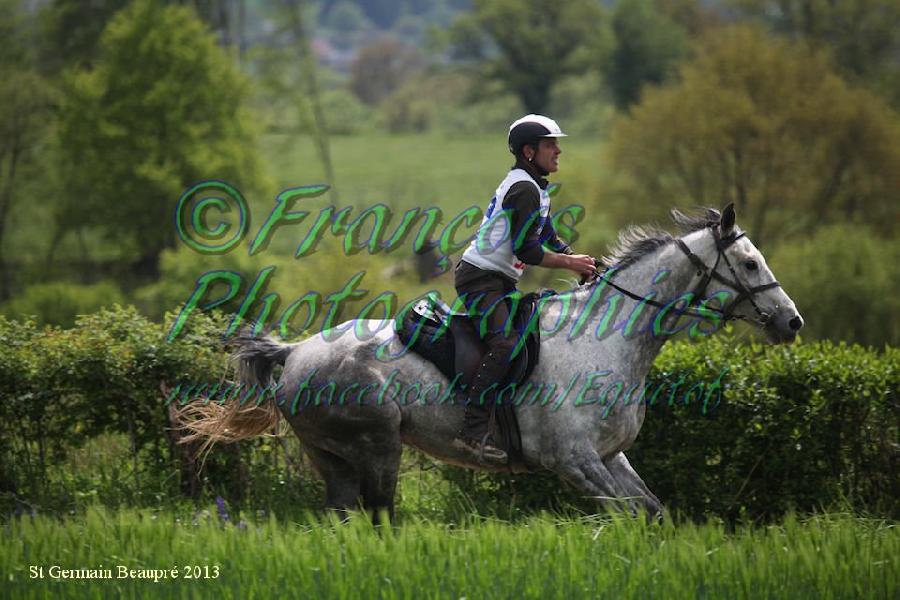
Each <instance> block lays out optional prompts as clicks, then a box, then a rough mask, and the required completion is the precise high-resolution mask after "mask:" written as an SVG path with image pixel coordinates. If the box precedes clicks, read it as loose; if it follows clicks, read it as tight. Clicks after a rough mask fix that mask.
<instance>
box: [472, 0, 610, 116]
mask: <svg viewBox="0 0 900 600" xmlns="http://www.w3.org/2000/svg"><path fill="white" fill-rule="evenodd" d="M473 4H474V7H473V8H474V10H473V12H472V13H470V14H468V15H465V16H463V17H460V20H458V22H457V24H456V25H455V27H456V28H458V29H460V30H462V31H465V35H463V36H461V37H462V38H463V39H467V40H470V41H471V39H472V34H473V33H476V32H477V33H479V34H480V35H481V36H482V38H483V39H485V40H486V41H487V42H488V43H489V44H491V45H492V46H493V48H494V49H495V52H493V53H492V55H488V58H487V60H486V63H485V64H486V71H485V73H484V75H485V77H487V78H496V79H498V80H500V81H502V82H503V83H504V84H505V86H506V87H507V88H508V89H509V91H510V92H512V93H514V94H515V95H516V96H517V97H518V98H519V99H520V100H521V102H522V105H523V106H524V107H525V109H526V110H528V111H529V112H542V111H544V110H545V109H546V107H547V104H548V102H549V99H550V92H551V90H552V89H553V86H554V85H555V84H556V83H557V82H558V81H559V80H561V79H562V78H564V77H566V76H567V75H570V74H573V73H578V72H580V71H583V70H584V69H585V68H587V67H589V66H590V65H591V64H596V65H599V63H600V60H599V58H600V56H601V54H602V49H603V44H604V42H605V29H604V19H603V11H602V8H601V6H600V5H599V3H597V2H593V1H592V0H567V1H565V2H545V1H543V0H475V2H474V3H473Z"/></svg>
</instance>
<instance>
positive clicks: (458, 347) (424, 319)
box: [396, 291, 555, 473]
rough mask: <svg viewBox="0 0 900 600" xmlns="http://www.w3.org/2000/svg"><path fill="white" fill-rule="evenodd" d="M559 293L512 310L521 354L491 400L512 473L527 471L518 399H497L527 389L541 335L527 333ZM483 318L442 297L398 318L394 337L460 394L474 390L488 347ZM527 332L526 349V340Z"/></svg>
mask: <svg viewBox="0 0 900 600" xmlns="http://www.w3.org/2000/svg"><path fill="white" fill-rule="evenodd" d="M553 293H555V292H552V291H546V292H542V293H530V294H525V295H524V296H522V297H521V298H520V299H519V301H518V305H517V306H515V307H512V306H511V308H510V314H511V315H512V320H513V322H512V327H513V329H514V331H516V332H518V338H517V339H518V340H519V341H520V350H519V351H518V353H517V354H516V356H515V357H514V358H513V359H512V362H511V363H510V368H509V370H508V371H507V373H506V375H505V376H504V378H503V380H502V381H500V382H499V383H498V385H497V387H496V388H494V390H493V392H494V393H493V394H492V396H491V399H490V408H491V412H490V428H491V430H492V431H491V433H492V434H493V435H494V439H495V440H496V441H497V443H498V444H499V445H501V446H502V447H503V449H504V450H506V453H507V456H508V457H509V459H508V461H509V462H508V465H507V467H508V469H509V471H511V472H513V473H522V472H526V471H527V470H528V469H527V468H526V466H525V464H524V460H523V458H522V437H521V433H520V431H519V424H518V420H517V419H516V413H515V407H514V404H515V396H516V395H515V394H514V393H507V394H503V395H502V397H501V398H499V399H498V398H497V391H502V390H504V389H507V388H508V386H510V384H516V386H515V389H518V387H519V385H520V384H522V383H524V382H525V381H526V380H527V379H528V377H529V376H530V375H531V373H532V372H533V371H534V368H535V366H537V363H538V359H539V358H540V347H541V341H540V333H539V331H538V329H539V328H535V331H527V329H528V323H529V322H530V321H531V319H532V317H533V315H534V312H535V310H536V309H537V307H538V306H539V304H538V301H539V300H540V299H541V298H543V297H544V296H546V295H551V294H553ZM507 302H508V303H511V302H510V300H509V299H507ZM480 321H481V315H474V316H473V315H470V314H468V313H460V312H454V311H453V310H452V309H451V308H450V306H448V305H447V304H446V303H445V302H444V301H442V300H441V299H440V298H439V297H437V296H434V295H429V296H427V297H426V298H424V299H422V300H420V301H419V302H417V303H416V304H415V305H413V307H412V310H408V311H406V313H405V314H402V315H398V319H397V322H396V331H397V336H398V338H399V340H400V341H401V342H402V343H403V345H404V346H405V347H407V348H409V349H410V350H412V351H413V352H415V353H416V354H418V355H419V356H421V357H422V358H424V359H426V360H428V361H430V362H431V363H433V364H434V365H435V366H436V367H437V368H438V370H440V372H441V373H443V374H444V376H445V377H446V378H447V380H448V381H450V382H451V384H453V385H455V386H456V387H457V389H458V388H459V386H460V384H462V385H464V386H468V385H469V384H471V382H472V380H473V379H474V377H475V375H476V373H477V372H478V369H479V367H480V366H481V363H482V359H483V358H484V355H485V354H486V353H487V346H486V345H485V343H484V342H483V341H482V340H481V336H480V335H479V325H480ZM526 331H527V335H526V337H525V339H524V343H521V341H522V336H523V334H525V332H526Z"/></svg>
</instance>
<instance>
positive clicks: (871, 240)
mask: <svg viewBox="0 0 900 600" xmlns="http://www.w3.org/2000/svg"><path fill="white" fill-rule="evenodd" d="M770 262H771V263H772V265H773V270H774V271H775V272H776V273H778V277H779V280H780V281H781V283H782V284H783V285H784V286H785V289H787V290H788V291H789V292H790V294H791V298H793V299H794V301H795V302H796V303H797V307H798V309H799V310H800V313H801V314H802V315H803V318H804V319H805V320H806V326H805V328H804V330H803V332H804V335H808V336H812V337H815V338H819V339H824V338H830V339H832V340H847V341H853V342H857V343H860V344H871V345H873V346H880V345H882V344H888V345H892V346H896V345H897V344H898V342H900V322H898V320H897V315H898V314H900V298H898V297H897V294H896V290H897V282H898V281H900V241H898V240H897V239H896V237H894V238H887V239H885V238H881V237H879V236H877V235H876V234H874V233H873V232H872V231H871V229H869V228H866V227H858V226H856V227H854V226H846V225H845V226H838V225H835V226H831V227H825V228H823V229H821V230H819V231H817V232H816V233H815V235H813V236H811V237H809V238H799V239H797V240H793V239H792V240H789V241H787V242H785V243H784V244H782V245H780V246H778V248H777V250H776V252H775V253H773V255H772V257H771V261H770Z"/></svg>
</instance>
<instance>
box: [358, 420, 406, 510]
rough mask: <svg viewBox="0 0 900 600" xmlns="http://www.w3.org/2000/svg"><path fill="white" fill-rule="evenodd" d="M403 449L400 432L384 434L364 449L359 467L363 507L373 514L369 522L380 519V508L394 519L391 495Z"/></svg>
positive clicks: (395, 487)
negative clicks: (363, 459)
mask: <svg viewBox="0 0 900 600" xmlns="http://www.w3.org/2000/svg"><path fill="white" fill-rule="evenodd" d="M402 449H403V446H402V444H401V443H400V436H399V434H397V435H395V436H385V438H384V439H382V440H379V441H378V442H373V443H372V445H371V447H370V448H366V449H365V450H368V456H367V459H366V460H365V462H364V463H363V466H362V469H361V471H362V497H363V507H364V508H365V509H366V511H369V512H371V513H372V522H373V523H374V524H376V525H378V524H379V522H380V521H381V513H382V511H384V512H387V515H388V518H389V519H390V520H391V521H393V520H394V494H395V492H396V490H397V476H398V474H399V472H400V456H401V454H402Z"/></svg>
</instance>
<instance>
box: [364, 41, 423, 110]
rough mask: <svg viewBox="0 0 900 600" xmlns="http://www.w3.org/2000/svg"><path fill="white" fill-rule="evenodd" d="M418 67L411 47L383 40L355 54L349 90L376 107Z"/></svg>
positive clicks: (419, 60)
mask: <svg viewBox="0 0 900 600" xmlns="http://www.w3.org/2000/svg"><path fill="white" fill-rule="evenodd" d="M421 67H422V59H421V57H420V56H419V53H418V52H417V51H416V49H415V48H413V47H411V46H408V45H407V44H404V43H403V42H401V41H400V40H398V39H396V38H394V37H384V38H382V39H380V40H378V41H376V42H374V43H372V44H370V45H368V46H366V47H365V48H363V49H362V50H360V51H359V54H358V55H357V57H356V60H354V61H353V66H352V68H351V79H350V88H351V89H352V90H353V92H354V93H355V94H356V96H357V97H358V98H359V99H360V100H362V101H363V102H365V103H366V104H378V103H379V102H381V101H382V100H384V99H385V98H386V97H387V96H389V95H390V94H391V93H392V92H393V91H394V90H396V89H397V88H398V87H400V85H401V84H402V83H403V82H404V81H406V80H407V79H409V78H410V77H411V76H413V75H415V74H416V73H417V71H419V70H421Z"/></svg>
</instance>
